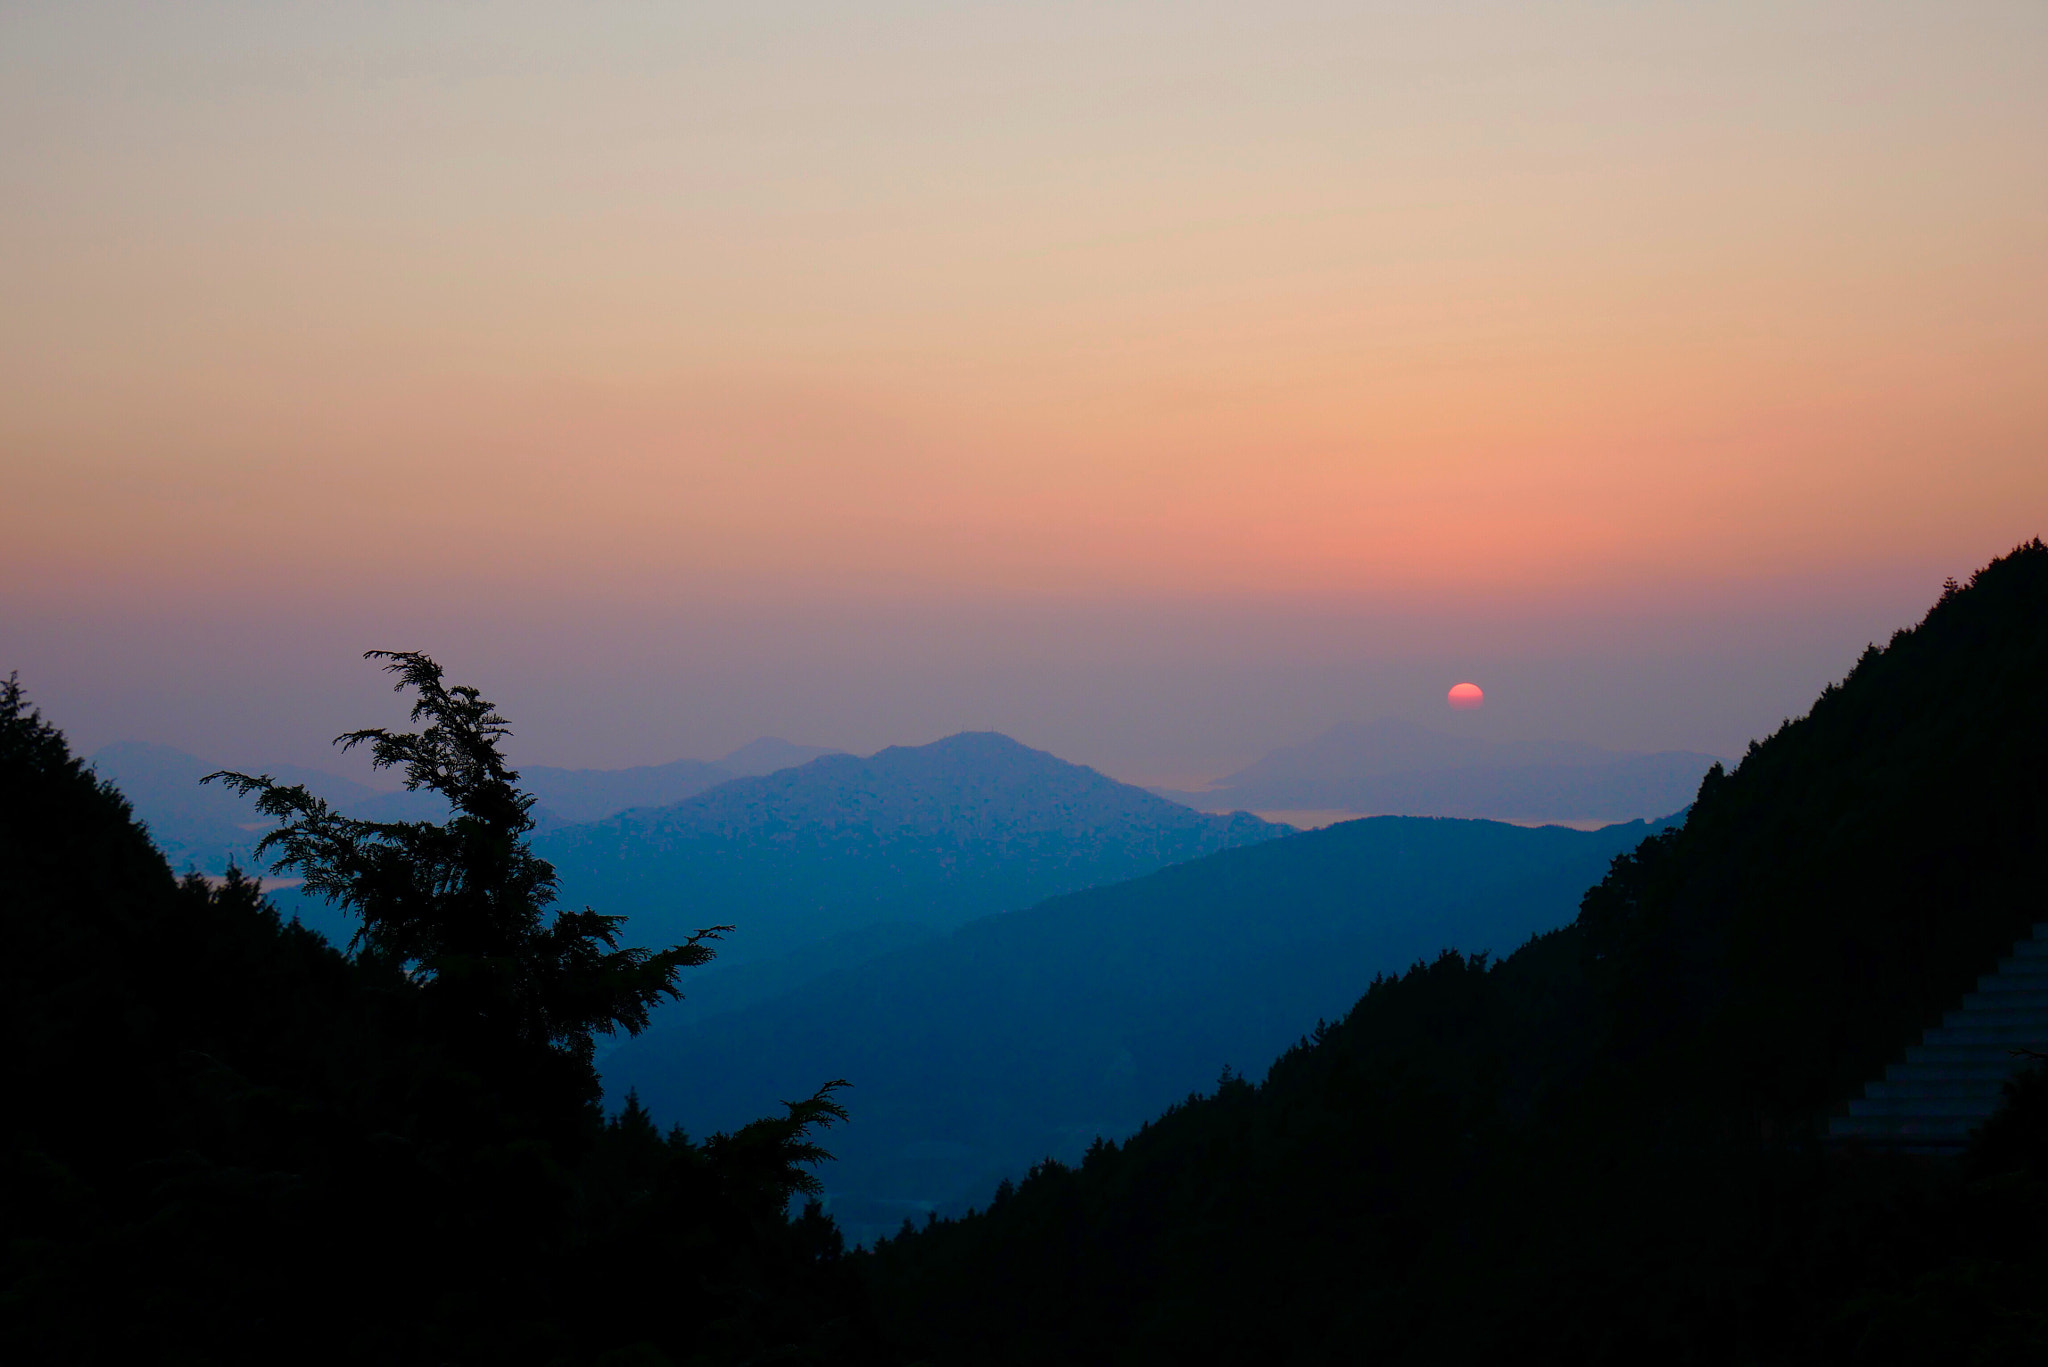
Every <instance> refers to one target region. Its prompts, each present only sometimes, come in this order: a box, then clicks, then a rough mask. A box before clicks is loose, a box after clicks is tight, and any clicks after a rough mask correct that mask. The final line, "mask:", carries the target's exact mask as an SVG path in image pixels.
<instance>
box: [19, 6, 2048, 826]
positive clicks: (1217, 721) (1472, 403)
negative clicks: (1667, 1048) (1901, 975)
mask: <svg viewBox="0 0 2048 1367" xmlns="http://www.w3.org/2000/svg"><path fill="white" fill-rule="evenodd" d="M2044 63H2048V11H2044V10H2043V9H2042V7H2040V6H2039V5H2028V4H2020V3H1971V4H1964V5H1954V4H1942V5H1936V4H1933V3H1928V2H1926V0H1912V2H1910V3H1892V4H1879V5H1872V4H1863V3H1855V4H1851V3H1803V4H1763V3H1761V2H1760V0H1754V2H1751V3H1739V4H1729V5H1721V6H1715V7H1711V8H1708V7H1655V8H1623V7H1613V6H1605V5H1596V4H1566V5H1556V6H1545V7H1541V8H1534V7H1528V6H1521V5H1513V4H1507V3H1504V2H1502V0H1489V2H1488V3H1478V2H1476V0H1473V2H1468V3H1454V4H1427V5H1425V4H1387V5H1374V6H1331V5H1325V4H1321V3H1309V2H1307V0H1302V2H1300V3H1284V4H1278V5H1271V6H1265V7H1261V8H1260V9H1258V10H1256V11H1253V10H1246V9H1243V8H1242V7H1235V6H1225V5H1217V4H1209V3H1196V4H1179V5H1171V6H1169V5H1163V4H1156V3H1127V4H1104V5H1092V6H1085V7H1058V6H1033V7H991V6H982V7H964V6H932V5H926V4H921V3H914V2H913V0H882V3H877V4H873V5H866V6H859V7H844V6H834V5H825V4H809V5H797V4H778V3H770V4H758V5H749V6H717V5H700V6H694V7H689V8H687V9H682V8H676V7H667V8H664V7H649V6H644V5H632V4H624V3H603V4H593V5H586V6H578V7H574V8H573V9H565V8H561V7H554V6H545V5H528V4H508V5H501V6H491V7H463V8H457V9H435V10H420V9H381V8H375V7H329V6H317V5H311V4H305V3H280V4H272V5H262V6H256V5H245V4H228V3H199V4H191V5H180V6H175V7H168V8H166V7H159V6H148V5H141V4H136V3H132V2H130V3H99V4H94V3H81V4H67V5H61V6H59V5H17V6H11V7H9V8H8V9H7V11H6V12H5V13H4V14H0V116H4V117H5V119H6V123H7V126H8V128H9V129H10V132H11V136H10V138H9V139H8V140H7V141H6V143H5V144H4V145H0V204H4V208H5V212H4V213H0V290H4V291H5V293H6V297H7V299H8V301H9V306H8V309H7V310H6V312H5V315H4V317H0V359H4V361H5V364H4V366H0V478H4V480H5V482H6V487H7V489H8V497H7V499H6V500H5V501H4V504H0V656H4V658H0V669H17V670H19V671H20V672H21V674H22V677H23V680H24V682H25V683H26V685H27V686H28V688H29V689H30V691H31V693H32V694H33V696H34V697H35V698H36V699H37V700H38V702H39V703H40V704H41V705H42V706H43V707H44V708H45V709H46V711H47V712H48V714H49V715H50V716H51V717H52V718H53V719H54V720H56V721H57V722H58V723H59V724H61V725H63V726H64V727H66V728H67V730H69V731H70V732H71V733H72V735H73V737H74V739H75V741H76V742H77V744H78V745H79V746H80V747H81V748H83V749H87V750H90V749H93V748H96V747H97V746H99V745H102V744H105V743H107V742H109V741H112V740H116V739H137V740H147V741H154V742H159V743H164V744H170V745H174V746H177V747H179V748H181V749H185V750H188V751H191V752H193V753H201V754H207V755H210V756H218V757H219V758H220V759H221V760H222V762H226V763H238V764H239V763H260V762H265V761H270V760H275V761H278V762H294V763H303V764H312V765H319V764H327V765H332V764H334V763H336V761H335V759H334V757H333V756H332V755H331V753H330V752H329V751H328V749H327V747H326V741H327V738H328V737H330V736H332V735H333V734H335V733H336V732H338V731H340V730H342V729H344V728H348V727H354V726H358V725H364V724H369V723H375V722H382V721H387V720H392V719H394V718H395V717H396V716H397V711H396V709H397V707H398V703H397V701H396V700H395V699H393V698H391V697H390V696H389V695H388V694H387V693H386V692H385V691H384V688H383V684H382V681H381V680H380V679H379V677H378V676H377V675H376V674H375V672H374V671H373V670H372V669H370V668H369V667H367V666H365V665H363V664H362V663H360V662H359V661H358V660H357V658H356V657H357V655H358V654H359V653H360V652H361V651H363V650H365V649H369V648H373V647H378V648H399V649H424V650H427V651H429V652H432V653H434V654H435V655H436V656H437V657H439V658H441V659H443V660H444V661H445V662H446V663H447V665H448V666H449V668H450V670H451V673H452V674H453V676H454V677H456V678H458V679H460V680H463V681H467V682H473V683H475V684H477V685H478V686H480V687H482V688H483V689H484V690H485V691H486V692H487V693H488V694H489V695H490V696H492V697H493V698H495V699H497V700H498V701H499V702H500V703H501V704H502V705H503V706H504V707H505V709H506V710H507V712H508V713H509V715H510V716H511V718H512V719H513V722H514V725H515V728H516V731H517V739H516V741H515V744H514V755H515V758H516V759H518V760H519V761H520V762H523V763H532V764H550V765H557V766H563V767H604V768H609V767H619V766H624V765H632V764H642V763H656V762H660V761H662V760H665V759H672V758H675V757H678V756H710V755H715V754H718V753H721V752H722V751H724V750H728V749H730V748H731V747H733V746H735V745H737V744H739V743H741V742H743V741H745V740H747V739H750V738H752V737H754V736H759V735H780V736H786V737H789V738H791V739H794V740H801V741H806V742H811V743H817V744H825V745H834V746H840V747H844V748H847V749H850V750H857V751H861V752H867V751H872V750H874V749H877V748H880V747H881V746H884V745H888V744H898V743H909V744H914V743H919V742H922V741H928V740H931V739H934V738H936V737H938V736H941V735H945V734H949V733H951V732H954V731H959V730H963V729H999V730H1002V731H1004V732H1005V733H1007V734H1010V735H1013V736H1015V737H1016V738H1018V739H1019V740H1022V741H1024V742H1025V743H1027V744H1030V745H1033V746H1036V747H1039V748H1043V749H1047V750H1050V751H1052V752H1053V753H1055V754H1058V755H1061V756H1062V757H1065V758H1069V759H1073V760H1076V761H1079V762H1083V763H1087V764H1090V765H1093V766H1095V767H1097V768H1100V769H1102V770H1103V771H1104V772H1106V773H1108V774H1110V775H1112V776H1114V777H1118V778H1123V779H1127V780H1131V781H1137V782H1142V783H1147V784H1159V785H1167V786H1171V785H1175V784H1190V783H1195V782H1200V781H1203V780H1206V779H1210V778H1214V777H1216V776H1218V775H1220V774H1224V773H1228V772H1230V771H1231V770H1233V769H1235V768H1238V767H1241V766H1242V765H1244V764H1246V763H1248V762H1250V761H1252V760H1253V759H1256V758H1257V757H1259V756H1260V755H1262V754H1264V753H1265V752H1266V751H1268V750H1270V749H1272V748H1274V747H1276V746H1280V745H1285V744H1293V743H1298V742H1300V741H1302V740H1304V739H1306V738H1308V737H1309V736H1312V735H1314V734H1316V733H1317V732H1318V731H1321V730H1323V729H1324V728H1326V727H1328V726H1330V725H1332V724H1335V723H1338V722H1343V721H1357V720H1369V719H1371V718H1374V717H1377V716H1382V715H1399V716H1405V717H1410V718H1413V719H1415V720H1420V721H1424V722H1427V723H1429V724H1433V725H1440V726H1444V727H1446V728H1450V727H1457V726H1469V727H1472V728H1476V729H1477V730H1478V731H1479V732H1480V733H1483V734H1489V735H1496V736H1499V737H1502V738H1515V739H1565V740H1580V741H1588V742H1592V743H1596V744H1600V745H1604V746H1608V747H1611V748H1615V749H1632V750H1656V749H1688V750H1699V751H1704V752H1708V753H1716V754H1727V755H1733V754H1736V753H1739V752H1740V751H1741V749H1742V748H1743V747H1744V746H1745V745H1746V744H1747V743H1748V741H1749V740H1750V739H1752V738H1754V737H1757V736H1760V735H1763V734H1766V733H1768V732H1769V731H1770V730H1771V729H1773V728H1774V727H1776V726H1777V724H1778V723H1779V722H1780V720H1782V719H1783V718H1785V717H1788V716H1792V715H1797V714H1798V713H1799V712H1801V711H1803V710H1804V709H1805V707H1806V706H1807V705H1808V703H1809V702H1810V701H1811V699H1812V698H1813V696H1814V695H1815V694H1816V693H1817V692H1818V690H1819V689H1820V688H1821V687H1822V686H1823V685H1825V684H1826V683H1828V682H1829V681H1831V680H1834V679H1837V678H1839V677H1841V675H1842V674H1843V673H1844V672H1845V671H1846V670H1847V669H1848V668H1849V666H1850V664H1851V663H1852V662H1853V660H1854V659H1855V657H1856V655H1857V654H1858V653H1859V652H1860V651H1861V650H1862V648H1863V646H1864V645H1865V644H1866V643H1868V642H1870V641H1874V640H1883V639H1885V638H1886V637H1887V636H1888V635H1889V634H1890V633H1891V632H1892V631H1893V630H1895V629H1897V628H1899V627H1901V626H1904V625H1907V624H1908V623H1910V622H1912V621H1915V620H1917V619H1918V618H1919V616H1920V615H1921V614H1922V613H1923V612H1924V611H1925V609H1926V607H1927V606H1928V604H1929V603H1930V602H1932V601H1933V599H1934V598H1935V596H1936V595H1937V594H1938V593H1939V591H1940V585H1941V582H1942V580H1943V579H1944V578H1945V577H1947V576H1950V575H1955V576H1958V577H1961V576H1966V575H1967V574H1968V573H1969V572H1970V571H1971V570H1973V569H1974V568H1976V567H1977V566H1979V565H1981V564H1983V563H1984V562H1986V561H1987V560H1989V559H1990V558H1991V557H1993V556H1995V555H1998V554H2000V553H2002V552H2004V551H2006V550H2008V549H2010V548H2011V547H2012V546H2013V545H2014V544H2016V543H2018V542H2020V541H2022V540H2024V539H2026V538H2028V537H2031V536H2034V535H2037V534H2040V533H2041V532H2042V531H2043V530H2044V528H2043V527H2042V525H2041V516H2042V510H2044V509H2048V459H2044V458H2043V451H2044V442H2048V386H2043V385H2042V384H2041V383H2040V374H2041V368H2042V365H2041V363H2042V359H2043V357H2044V356H2048V253H2044V252H2043V251H2042V250H2041V245H2042V242H2043V233H2044V231H2048V177H2043V176H2041V175H2040V174H2039V166H2040V152H2041V147H2042V142H2043V136H2044V132H2048V82H2043V81H2041V80H2040V79H2039V75H2040V72H2041V71H2042V69H2043V67H2044ZM1465 679H1470V680H1474V681H1477V682H1478V683H1480V684H1481V685H1483V686H1484V687H1485V688H1486V690H1487V698H1488V701H1487V705H1486V707H1485V708H1484V709H1483V710H1481V711H1480V712H1477V713H1473V714H1468V715H1465V716H1462V717H1456V716H1453V715H1452V714H1450V713H1448V711H1447V710H1446V709H1444V708H1443V705H1442V696H1443V691H1444V690H1445V689H1446V688H1447V687H1449V686H1450V685H1451V684H1452V683H1455V682H1458V681H1460V680H1465Z"/></svg>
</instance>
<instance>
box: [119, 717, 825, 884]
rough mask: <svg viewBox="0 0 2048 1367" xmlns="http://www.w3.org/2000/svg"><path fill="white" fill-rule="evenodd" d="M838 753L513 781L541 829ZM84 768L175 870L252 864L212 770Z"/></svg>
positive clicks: (763, 755)
mask: <svg viewBox="0 0 2048 1367" xmlns="http://www.w3.org/2000/svg"><path fill="white" fill-rule="evenodd" d="M839 753H841V752H840V751H837V750H831V749H827V748H825V747H823V746H817V745H793V744H791V743H790V742H788V741H786V740H778V739H775V738H773V737H763V738H761V739H759V740H755V741H751V742H749V743H748V744H746V745H743V746H741V747H740V748H739V749H737V750H735V751H733V752H732V753H731V754H729V755H727V756H725V758H723V759H720V760H715V761H713V760H700V759H679V760H675V761H673V762H672V763H669V764H648V765H640V766H637V767H634V768H629V769H558V768H552V767H550V766H548V765H540V764H537V765H533V766H531V767H529V768H527V769H523V770H521V771H520V782H521V785H522V786H523V787H525V788H526V789H527V791H529V792H531V793H533V794H534V795H535V796H536V797H538V798H539V799H540V805H539V807H538V808H536V810H535V813H534V814H535V816H536V818H537V819H538V822H539V825H540V827H541V828H542V829H544V830H545V829H551V828H553V827H556V826H563V825H571V824H574V823H577V822H585V821H597V820H601V819H602V818H604V817H607V816H610V815H612V814H613V813H615V812H622V811H625V810H626V809H627V808H629V807H659V806H665V805H667V804H670V803H674V802H680V801H682V800H683V799H684V798H688V797H694V796H696V795H697V794H698V793H701V792H704V791H705V790H707V789H710V788H715V787H717V786H718V785H719V784H721V783H729V782H731V781H732V780H733V779H736V778H746V777H753V776H757V775H761V774H768V773H773V772H774V771H775V770H778V769H787V768H789V767H791V766H792V765H798V764H805V763H808V762H809V761H811V760H814V759H816V758H818V757H819V756H821V755H833V754H839ZM92 766H93V768H94V770H95V771H97V772H98V773H99V774H100V775H101V776H102V777H104V778H107V779H109V780H111V781H112V782H113V783H114V784H115V785H116V786H117V787H119V788H120V789H121V792H122V794H123V795H124V796H125V797H127V799H128V801H129V802H130V803H131V804H133V806H134V808H135V813H136V815H137V817H138V818H139V819H141V820H142V821H143V822H144V823H146V824H147V825H148V827H149V830H150V836H151V838H152V839H153V840H154V841H155V842H156V844H157V847H158V848H159V849H161V850H162V851H163V852H164V855H165V857H166V858H168V859H169V860H170V862H171V866H172V867H173V868H178V869H184V868H188V867H190V868H196V869H198V870H199V871H200V872H202V873H212V874H218V873H220V872H222V871H224V870H225V869H226V867H227V865H228V863H229V862H230V861H233V862H236V863H239V864H241V865H243V866H244V867H250V866H251V860H252V858H253V855H252V853H251V852H252V851H253V849H254V848H255V845H256V842H257V840H258V839H260V838H261V836H262V832H263V830H264V828H265V825H266V823H264V822H263V821H261V820H260V819H259V818H258V816H257V814H256V811H255V809H254V808H253V807H252V806H251V805H250V804H249V802H248V800H247V799H246V798H243V797H240V796H237V795H236V794H234V793H232V792H230V791H228V790H227V789H225V788H222V787H220V786H218V785H209V786H202V785H201V784H200V782H199V780H200V778H201V777H202V776H204V775H206V774H208V773H211V772H212V771H214V770H216V769H218V768H220V767H221V766H220V765H218V764H213V763H209V762H208V761H206V760H203V759H200V758H198V757H197V756H195V755H189V754H186V753H185V752H184V751H182V750H177V749H174V748H172V747H171V746H168V745H152V744H149V743H146V742H142V741H117V742H115V743H114V744H112V745H108V746H105V747H103V748H101V749H100V750H98V751H96V752H95V753H94V754H93V756H92ZM264 772H266V773H268V774H270V775H271V776H272V777H274V778H278V779H281V780H283V781H284V782H287V783H303V784H304V785H305V786H306V787H307V788H308V789H309V790H311V791H312V793H313V794H314V795H315V796H316V797H320V798H324V799H325V800H326V801H327V802H329V803H331V804H333V805H334V806H335V807H337V808H339V809H340V810H341V811H343V812H346V813H347V814H348V815H350V816H354V817H359V818H361V819H363V820H366V821H440V820H444V819H445V818H446V817H447V814H448V809H447V804H446V803H444V802H442V801H440V799H438V798H436V797H433V796H431V795H429V794H425V793H408V792H402V791H401V792H379V791H378V790H376V789H374V788H371V787H369V786H367V785H365V784H362V783H358V782H356V781H355V780H354V779H350V778H345V777H343V776H342V775H340V774H333V773H329V772H327V771H326V770H324V769H310V768H307V767H305V766H303V765H297V764H274V765H269V766H266V767H265V769H264Z"/></svg>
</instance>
